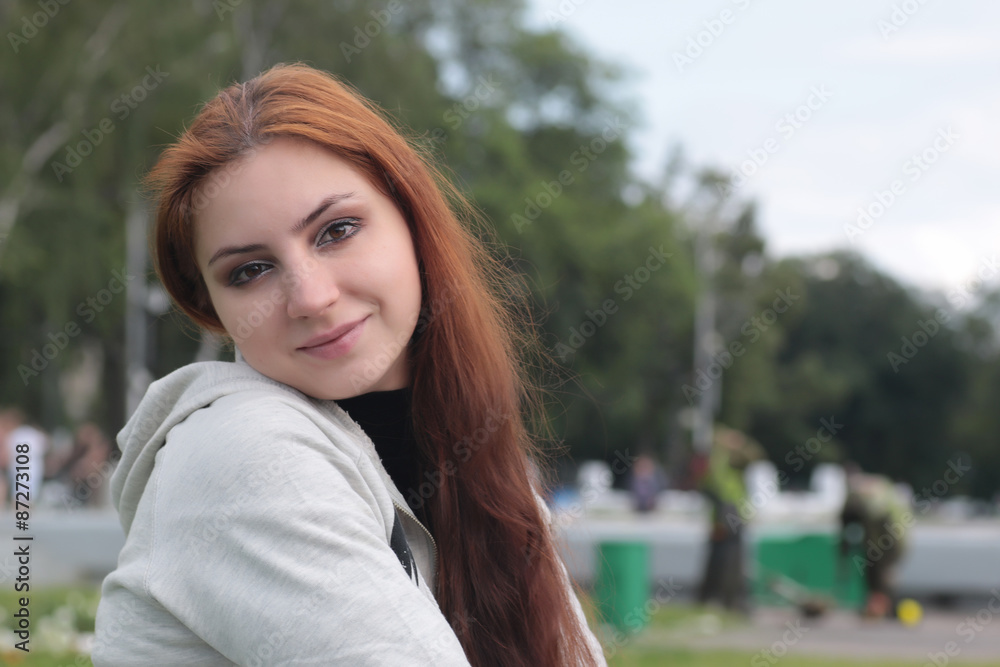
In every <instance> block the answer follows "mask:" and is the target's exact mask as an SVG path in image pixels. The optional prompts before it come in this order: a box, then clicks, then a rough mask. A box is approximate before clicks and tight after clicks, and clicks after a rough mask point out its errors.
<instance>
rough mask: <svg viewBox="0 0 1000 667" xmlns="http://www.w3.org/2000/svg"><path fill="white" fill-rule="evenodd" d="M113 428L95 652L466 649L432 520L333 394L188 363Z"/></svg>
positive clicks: (407, 655) (240, 658)
mask: <svg viewBox="0 0 1000 667" xmlns="http://www.w3.org/2000/svg"><path fill="white" fill-rule="evenodd" d="M118 444H119V446H120V448H121V450H122V459H121V462H120V463H119V466H118V469H117V470H116V472H115V473H114V475H113V477H112V480H111V493H112V499H113V502H114V505H115V507H116V508H117V509H118V512H119V515H120V519H121V522H122V527H123V528H124V529H125V535H126V541H125V546H124V547H123V548H122V551H121V554H120V556H119V559H118V568H117V569H116V570H115V571H114V572H112V573H111V574H109V575H108V577H107V578H106V579H105V581H104V585H103V589H102V595H101V602H100V606H99V607H98V612H97V624H96V639H95V646H94V648H93V652H92V659H93V662H94V665H96V666H97V667H116V666H119V665H121V666H123V667H124V666H128V667H139V666H142V665H164V666H168V665H169V666H171V667H174V666H179V665H213V666H214V665H220V666H221V665H232V664H237V665H335V664H337V665H339V664H343V665H352V666H354V665H358V666H363V665H392V666H396V665H425V666H426V665H434V666H435V667H445V666H449V665H468V664H469V663H468V661H467V659H466V657H465V653H464V651H463V650H462V647H461V645H460V644H459V641H458V638H457V637H456V636H455V633H454V631H453V630H452V628H451V626H450V624H449V623H448V621H447V620H446V619H445V617H444V616H443V614H442V613H441V610H440V608H439V607H438V605H437V602H436V600H435V598H434V593H433V591H434V583H433V582H435V580H436V579H435V577H436V572H435V563H436V556H435V554H436V547H435V544H434V541H433V539H432V537H431V535H430V533H428V531H427V530H426V529H425V528H424V527H423V526H422V525H421V524H420V523H419V522H418V521H417V520H416V519H415V518H414V517H413V515H412V513H411V512H410V510H409V508H408V506H407V504H406V501H405V499H404V498H403V496H402V495H401V494H400V492H399V490H398V489H397V488H396V487H395V485H394V484H393V482H392V480H391V479H390V477H389V475H388V473H386V471H385V469H384V468H383V467H382V465H381V463H380V461H379V458H378V456H377V454H376V452H375V448H374V446H373V445H372V443H371V440H370V439H369V438H368V437H367V436H366V435H365V434H364V433H363V432H362V431H361V429H360V428H359V427H358V426H357V424H356V423H355V422H354V421H353V420H351V418H350V417H349V416H348V415H347V413H345V412H344V411H343V410H341V409H340V407H339V406H337V404H336V403H335V402H333V401H319V400H315V399H312V398H309V397H307V396H305V395H304V394H302V393H300V392H298V391H296V390H294V389H292V388H291V387H288V386H286V385H283V384H280V383H278V382H275V381H273V380H271V379H269V378H267V377H265V376H263V375H261V374H260V373H258V372H256V371H255V370H253V369H252V368H251V367H250V366H249V365H248V364H246V363H245V362H242V361H237V362H236V363H227V362H205V363H196V364H191V365H189V366H185V367H184V368H181V369H179V370H177V371H175V372H173V373H171V374H170V375H168V376H166V377H164V378H163V379H161V380H159V381H157V382H155V383H153V385H152V386H150V388H149V391H148V392H147V393H146V396H145V397H144V398H143V400H142V402H141V403H140V405H139V407H138V409H137V410H136V412H135V414H134V415H133V416H132V418H131V419H130V420H129V422H128V424H127V425H126V426H125V428H124V429H122V431H121V433H120V434H119V435H118ZM567 584H568V579H567ZM573 600H574V602H575V601H576V598H575V597H574V598H573ZM576 611H577V613H578V615H579V618H580V620H581V622H585V621H584V620H583V616H582V612H581V611H580V609H579V607H578V606H577V609H576ZM594 649H595V654H598V653H599V650H600V649H599V647H598V645H597V644H596V640H595V642H594ZM595 659H597V660H598V662H599V663H603V658H595Z"/></svg>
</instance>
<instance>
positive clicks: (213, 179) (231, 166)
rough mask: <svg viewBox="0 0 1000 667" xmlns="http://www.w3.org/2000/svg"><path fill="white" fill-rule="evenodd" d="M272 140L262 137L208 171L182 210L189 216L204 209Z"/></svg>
mask: <svg viewBox="0 0 1000 667" xmlns="http://www.w3.org/2000/svg"><path fill="white" fill-rule="evenodd" d="M273 140H274V137H271V136H268V137H264V138H263V139H261V140H260V141H258V142H257V145H255V146H252V147H251V148H250V149H248V150H247V151H246V152H244V153H241V154H240V155H239V157H237V158H235V159H233V160H230V161H229V162H227V163H226V164H224V165H222V166H220V167H216V168H215V169H213V170H212V171H210V172H209V173H208V174H207V175H206V176H205V177H204V178H203V179H202V182H201V183H200V184H199V185H198V187H197V188H195V190H194V192H193V193H192V194H191V198H190V201H188V202H185V206H186V208H185V211H184V212H185V213H186V214H187V215H189V216H190V215H194V214H196V213H200V212H201V211H203V210H205V209H206V208H207V207H208V205H209V204H210V203H211V202H212V200H213V199H215V198H216V197H218V196H219V194H220V193H221V192H222V191H223V190H225V189H226V188H228V187H229V186H230V184H231V183H232V182H233V177H234V176H238V175H239V174H240V173H241V172H242V171H243V170H244V169H246V166H247V165H248V164H249V163H250V161H251V160H253V158H254V157H255V156H256V155H257V153H258V152H259V151H260V149H261V147H262V146H266V145H268V144H270V143H271V141H273Z"/></svg>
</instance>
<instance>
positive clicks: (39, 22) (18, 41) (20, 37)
mask: <svg viewBox="0 0 1000 667" xmlns="http://www.w3.org/2000/svg"><path fill="white" fill-rule="evenodd" d="M69 2H70V0H38V6H39V7H40V8H41V10H42V11H40V12H35V13H33V14H32V15H31V16H28V15H27V14H26V15H24V16H22V17H21V30H20V32H19V33H13V32H8V33H7V41H8V42H10V46H11V48H12V49H14V53H15V54H16V53H17V52H18V51H19V50H20V49H21V47H22V46H24V45H25V44H27V43H28V41H29V40H31V39H32V38H33V37H34V36H35V35H37V34H38V31H39V30H41V29H42V28H44V27H45V26H47V25H48V24H49V21H50V20H52V19H54V18H55V17H56V14H58V13H59V10H60V9H61V8H62V7H64V6H65V5H68V4H69Z"/></svg>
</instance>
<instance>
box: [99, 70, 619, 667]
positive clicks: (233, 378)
mask: <svg viewBox="0 0 1000 667" xmlns="http://www.w3.org/2000/svg"><path fill="white" fill-rule="evenodd" d="M427 160H428V159H427V158H426V157H424V156H422V154H421V153H418V152H417V151H416V150H414V148H413V147H412V146H411V145H410V144H409V143H408V142H407V141H406V139H405V138H404V137H403V136H402V135H401V134H399V132H398V131H397V130H396V129H394V126H393V124H392V122H390V121H389V120H388V119H387V118H386V117H385V116H383V115H382V114H381V113H380V112H378V111H377V110H376V109H375V108H374V107H373V106H372V105H371V104H370V103H369V102H368V101H366V100H364V99H363V98H361V97H360V96H359V95H358V94H357V93H356V92H354V91H353V90H352V89H350V88H349V87H347V86H346V85H344V84H342V83H341V82H339V81H337V80H336V79H335V78H334V77H332V76H331V75H329V74H327V73H324V72H320V71H318V70H315V69H312V68H310V67H306V66H304V65H290V66H287V65H285V66H280V65H279V66H276V67H274V68H272V69H270V70H268V71H266V72H264V73H263V74H261V75H260V76H259V77H257V78H255V79H253V80H250V81H247V82H245V83H239V84H234V85H232V86H230V87H228V88H226V89H225V90H223V91H221V92H220V93H219V94H218V95H217V96H216V97H215V98H214V99H212V100H211V101H209V102H208V103H207V104H206V105H205V106H204V108H203V109H202V110H201V111H200V112H199V114H198V116H197V117H196V118H195V120H194V121H193V122H192V123H191V125H190V126H189V128H188V129H187V130H186V131H185V132H184V133H183V135H182V136H181V137H180V139H179V140H178V141H177V142H176V143H174V144H173V145H171V146H169V147H168V148H167V149H166V150H165V152H164V153H163V154H162V155H161V156H160V158H159V161H158V163H157V164H156V166H155V167H154V169H153V172H152V174H151V176H150V179H149V182H150V184H151V185H152V187H153V189H154V194H155V196H156V197H157V199H158V212H157V216H156V227H155V230H154V234H153V238H154V239H155V241H154V243H155V254H156V258H157V271H158V275H159V276H160V279H161V281H162V282H163V284H164V286H165V287H166V288H167V290H168V291H169V293H170V295H171V296H172V298H173V299H174V301H175V302H176V303H177V305H178V306H179V307H180V308H181V309H182V310H183V311H184V312H185V313H186V314H187V315H188V316H190V317H191V318H192V319H193V320H194V321H195V322H196V323H198V324H199V325H200V326H202V327H203V328H205V329H207V330H209V331H213V332H215V333H219V334H223V335H227V336H228V337H229V338H230V339H231V340H232V341H233V344H234V345H235V348H236V360H235V361H234V362H200V363H194V364H190V365H188V366H185V367H183V368H181V369H179V370H177V371H174V372H173V373H171V374H170V375H168V376H166V377H164V378H162V379H160V380H158V381H156V382H154V383H153V384H152V385H151V386H150V388H149V390H148V391H147V393H146V396H145V397H144V398H143V400H142V402H141V403H140V405H139V407H138V408H137V410H136V413H135V414H134V415H133V416H132V417H131V419H130V420H129V422H128V424H127V425H126V426H125V428H124V429H123V430H122V432H121V433H120V434H119V436H118V442H119V445H120V448H121V450H122V458H121V460H120V462H119V464H118V467H117V469H116V471H115V473H114V475H113V477H112V499H113V502H114V505H115V507H116V509H117V510H118V512H119V514H120V518H121V522H122V526H123V528H124V530H125V534H126V543H125V546H124V548H123V550H122V553H121V557H120V559H119V563H118V568H117V569H116V570H115V571H114V572H112V573H111V574H110V575H108V577H107V578H106V579H105V581H104V584H103V588H102V595H101V602H100V606H99V608H98V612H97V620H96V633H95V634H96V638H95V644H94V649H93V653H92V656H93V662H94V664H95V665H96V666H97V667H106V666H112V665H128V666H130V667H131V666H133V665H137V664H175V665H180V664H195V663H197V664H200V665H229V664H233V663H237V664H259V663H260V662H261V660H262V659H264V662H266V663H267V664H292V663H295V664H300V663H301V664H314V665H319V664H327V665H332V664H344V665H401V664H407V665H418V664H419V665H439V666H441V667H444V666H445V665H449V666H451V665H475V666H477V667H479V666H485V665H501V664H502V665H509V666H511V667H517V666H524V667H529V666H531V667H562V666H566V667H569V666H573V667H576V666H577V665H581V666H582V665H604V664H605V660H604V657H603V652H602V649H601V647H600V645H599V644H598V642H597V640H596V638H595V637H594V636H593V634H592V633H591V631H590V630H589V628H588V627H587V622H586V618H585V617H584V614H583V610H582V608H581V606H580V603H579V601H578V600H577V599H576V596H575V593H574V590H573V588H572V583H571V581H570V579H569V576H568V574H567V572H566V568H565V566H564V565H563V563H562V561H561V559H560V557H559V554H558V552H557V550H556V547H555V538H554V535H553V533H552V528H551V517H550V515H549V513H548V509H547V507H546V506H545V503H544V501H543V500H542V498H541V497H540V495H539V493H538V490H537V488H536V486H535V484H534V483H533V482H532V479H531V471H530V463H529V461H530V460H531V459H532V458H533V456H532V455H533V454H534V453H535V452H536V451H537V443H536V440H535V438H533V437H532V435H531V433H530V431H529V429H528V427H527V422H528V420H529V419H530V416H531V415H532V414H540V412H531V413H530V414H527V415H526V414H525V413H524V411H525V410H526V409H527V410H529V411H530V410H539V411H540V404H539V403H537V402H536V401H535V400H534V399H533V396H534V394H533V392H532V390H531V386H530V385H529V384H528V382H527V380H526V372H525V370H524V368H523V366H522V362H521V358H522V357H521V355H522V354H523V353H525V351H526V349H536V348H535V347H532V346H537V345H538V341H537V336H535V335H534V334H533V333H532V331H533V330H532V329H531V328H530V323H529V322H528V321H527V320H524V319H521V318H520V317H516V316H515V314H514V313H512V312H509V311H508V309H507V306H506V305H504V304H506V303H510V299H512V298H513V297H512V294H511V293H510V292H509V290H507V289H505V286H507V285H509V284H510V281H511V280H512V279H513V276H512V275H511V274H510V273H509V271H508V270H506V269H505V268H504V267H503V265H502V263H500V262H498V261H494V260H493V259H492V258H491V256H490V255H489V254H488V252H487V248H486V247H485V246H484V245H483V244H482V243H481V242H480V241H479V240H477V239H478V237H477V236H476V235H475V234H473V233H471V232H470V231H469V230H468V229H466V227H465V226H464V225H463V223H462V220H461V218H460V217H459V213H461V214H462V215H463V216H464V214H465V213H469V214H470V215H471V214H472V209H471V208H466V207H464V206H462V205H461V202H462V199H461V197H460V196H459V195H458V193H457V191H456V190H455V189H454V188H452V187H451V186H449V185H448V184H447V181H445V180H439V178H438V177H439V172H438V170H437V169H436V168H435V167H434V166H433V165H431V164H430V163H429V162H428V161H427ZM453 207H456V208H457V209H458V210H457V211H456V208H453ZM525 346H528V347H527V348H526V347H525ZM532 406H534V407H532ZM122 628H124V629H125V631H124V632H122V631H121V629H122Z"/></svg>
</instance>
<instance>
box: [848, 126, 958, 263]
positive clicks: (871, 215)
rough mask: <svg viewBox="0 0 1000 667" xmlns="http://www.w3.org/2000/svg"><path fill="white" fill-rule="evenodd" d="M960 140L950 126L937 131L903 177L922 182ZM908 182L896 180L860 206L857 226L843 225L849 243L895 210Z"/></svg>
mask: <svg viewBox="0 0 1000 667" xmlns="http://www.w3.org/2000/svg"><path fill="white" fill-rule="evenodd" d="M958 138H959V135H957V134H955V132H954V131H953V130H952V129H951V125H949V126H948V127H942V128H938V130H937V134H936V135H935V137H934V140H933V141H932V142H931V145H930V146H928V147H927V148H924V149H923V150H922V151H920V152H919V153H914V154H913V155H911V156H910V157H909V158H908V159H907V160H906V162H904V163H903V169H902V171H903V176H904V177H906V180H909V182H910V183H916V182H917V181H919V180H920V179H921V177H922V176H923V175H924V174H925V173H926V172H927V170H928V169H930V168H931V166H932V165H933V164H934V163H935V162H937V161H938V159H940V157H941V155H942V154H944V153H947V152H948V151H949V150H950V149H951V147H952V146H954V145H955V141H956V140H957V139H958ZM906 180H904V179H903V178H897V179H894V180H893V181H892V182H891V183H890V184H889V186H888V187H887V188H886V189H885V190H878V191H876V192H875V193H873V200H872V201H870V202H869V203H868V204H867V205H865V206H861V207H858V217H857V219H856V220H855V224H850V223H848V224H845V225H844V234H846V235H847V240H848V241H850V242H851V243H855V242H856V239H857V238H858V237H859V236H862V235H864V233H865V232H867V231H868V230H869V229H870V228H871V227H872V225H874V224H875V221H876V220H878V219H879V218H881V217H882V216H883V215H885V213H886V211H888V210H889V209H890V208H892V206H893V204H895V203H896V201H897V200H898V199H899V197H901V196H902V195H903V194H905V193H906V188H907V185H906Z"/></svg>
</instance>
